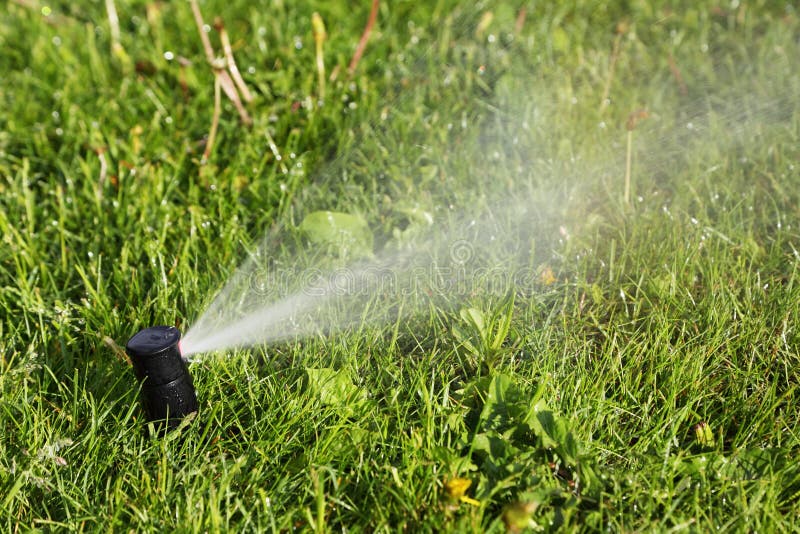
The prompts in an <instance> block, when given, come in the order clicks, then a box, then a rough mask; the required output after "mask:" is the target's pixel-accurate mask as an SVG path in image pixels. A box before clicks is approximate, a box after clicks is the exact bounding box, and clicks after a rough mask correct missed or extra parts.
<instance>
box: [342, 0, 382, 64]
mask: <svg viewBox="0 0 800 534" xmlns="http://www.w3.org/2000/svg"><path fill="white" fill-rule="evenodd" d="M379 3H380V0H372V9H370V12H369V18H368V19H367V24H366V26H364V32H363V33H362V34H361V39H359V41H358V46H356V51H355V53H354V54H353V59H351V60H350V66H348V67H347V73H348V74H349V75H350V76H352V75H353V73H354V72H355V70H356V67H357V66H358V62H359V61H361V56H362V55H363V54H364V49H365V48H366V47H367V41H368V40H369V36H370V34H371V33H372V27H373V26H374V25H375V19H376V18H378V4H379Z"/></svg>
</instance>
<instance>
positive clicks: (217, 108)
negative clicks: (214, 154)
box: [200, 76, 222, 165]
mask: <svg viewBox="0 0 800 534" xmlns="http://www.w3.org/2000/svg"><path fill="white" fill-rule="evenodd" d="M220 85H222V84H221V81H220V77H219V76H217V77H215V78H214V115H213V116H212V117H211V130H209V132H208V139H206V148H205V150H203V159H201V160H200V164H201V165H205V164H206V163H208V158H209V156H211V150H212V149H213V148H214V140H215V139H216V138H217V127H218V126H219V116H220V114H221V112H222V94H221V91H220Z"/></svg>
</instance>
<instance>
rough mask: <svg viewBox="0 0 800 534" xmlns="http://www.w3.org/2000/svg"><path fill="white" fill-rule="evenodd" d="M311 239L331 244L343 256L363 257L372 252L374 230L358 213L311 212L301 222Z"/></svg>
mask: <svg viewBox="0 0 800 534" xmlns="http://www.w3.org/2000/svg"><path fill="white" fill-rule="evenodd" d="M300 231H302V232H303V233H304V234H305V235H306V237H308V239H309V241H311V242H312V243H314V244H316V245H322V246H329V247H331V248H333V249H335V250H337V251H338V252H339V254H340V255H342V256H355V257H363V256H370V255H371V254H372V241H373V237H372V232H371V231H370V229H369V227H368V226H367V223H366V221H365V220H364V219H362V218H361V217H360V216H358V215H351V214H349V213H339V212H335V211H315V212H313V213H309V214H308V215H307V216H306V218H305V219H303V222H301V223H300Z"/></svg>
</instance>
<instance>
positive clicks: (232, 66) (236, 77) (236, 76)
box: [214, 17, 253, 102]
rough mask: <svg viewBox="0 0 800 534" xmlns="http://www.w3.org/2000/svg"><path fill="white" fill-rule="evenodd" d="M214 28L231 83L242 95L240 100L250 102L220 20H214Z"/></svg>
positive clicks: (248, 91)
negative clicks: (232, 82) (234, 84)
mask: <svg viewBox="0 0 800 534" xmlns="http://www.w3.org/2000/svg"><path fill="white" fill-rule="evenodd" d="M214 27H215V28H216V29H217V31H218V32H219V40H220V42H221V43H222V50H223V52H224V53H225V61H226V62H227V63H228V70H229V71H230V73H231V77H232V78H233V81H234V82H235V83H236V87H238V88H239V92H240V93H242V98H244V100H245V102H252V101H253V95H252V94H250V90H249V89H248V88H247V85H246V84H245V83H244V80H243V79H242V75H241V73H240V72H239V67H237V66H236V61H235V60H234V59H233V49H232V48H231V40H230V39H229V38H228V32H227V31H225V25H224V24H223V23H222V19H221V18H219V17H217V18H216V19H214Z"/></svg>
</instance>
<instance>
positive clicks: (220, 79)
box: [189, 0, 253, 165]
mask: <svg viewBox="0 0 800 534" xmlns="http://www.w3.org/2000/svg"><path fill="white" fill-rule="evenodd" d="M189 3H190V5H191V7H192V14H193V15H194V22H195V25H196V26H197V31H198V33H199V34H200V40H201V41H202V43H203V50H204V51H205V54H206V60H207V61H208V63H209V65H210V66H211V69H212V70H213V71H214V115H213V117H212V119H211V130H210V131H209V133H208V139H207V140H206V147H205V150H204V151H203V158H202V160H201V164H203V165H205V164H206V163H207V162H208V158H209V156H210V154H211V150H212V149H213V148H214V141H215V140H216V137H217V128H218V127H219V117H220V114H221V112H222V102H221V98H222V97H221V91H220V90H222V91H225V96H227V97H228V98H229V99H230V101H231V102H233V105H234V106H235V107H236V111H237V112H239V117H240V118H241V120H242V122H243V123H245V124H247V125H248V126H249V125H251V124H253V119H251V118H250V114H249V113H247V110H246V109H245V107H244V104H242V99H241V98H240V97H239V93H238V91H237V89H236V83H235V82H234V81H233V79H232V78H231V75H230V74H228V71H227V70H225V67H226V66H227V67H228V68H231V66H233V67H232V69H235V71H236V73H237V74H238V69H236V64H235V63H234V62H233V52H232V51H231V50H230V42H229V41H228V39H227V34H225V33H224V26H222V21H221V20H219V19H217V20H218V21H219V25H220V27H222V29H223V31H222V32H221V37H220V39H221V40H222V39H223V35H224V41H223V48H225V44H226V43H227V45H228V46H227V48H228V50H226V52H225V54H226V56H228V55H230V58H229V59H228V60H226V59H225V58H220V59H217V56H216V54H215V53H214V47H213V46H211V40H210V39H209V38H208V34H207V32H206V30H205V22H204V21H203V14H202V13H201V12H200V6H199V5H198V4H197V0H190V2H189ZM240 78H241V77H240ZM241 83H242V87H244V91H243V92H242V94H243V95H245V94H246V95H247V96H248V97H250V98H251V99H252V96H251V95H250V92H249V91H247V87H246V86H244V80H241ZM248 101H249V100H248Z"/></svg>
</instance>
